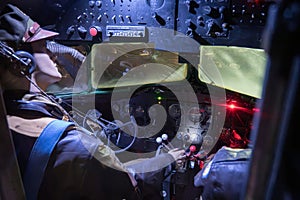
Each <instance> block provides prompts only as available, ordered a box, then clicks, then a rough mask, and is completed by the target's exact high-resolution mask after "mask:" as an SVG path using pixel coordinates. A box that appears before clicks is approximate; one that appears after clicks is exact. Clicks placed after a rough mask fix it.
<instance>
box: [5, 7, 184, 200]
mask: <svg viewBox="0 0 300 200" xmlns="http://www.w3.org/2000/svg"><path fill="white" fill-rule="evenodd" d="M56 35H58V33H56V32H53V31H49V30H45V29H43V28H41V27H40V25H39V24H38V23H37V22H34V21H33V20H32V19H31V18H30V17H29V16H27V15H26V14H24V13H23V12H22V11H21V10H20V9H18V8H17V7H16V6H14V5H11V4H8V5H6V6H5V7H4V9H3V10H2V11H1V13H0V42H1V51H0V53H2V54H0V81H1V82H0V84H1V85H0V86H1V87H2V91H3V96H4V99H5V106H6V111H7V121H8V125H9V129H10V130H11V133H12V137H13V142H14V147H15V150H16V154H17V160H18V164H19V168H20V172H21V175H22V180H23V184H24V188H25V193H26V197H27V199H28V200H31V199H43V200H46V199H51V200H53V199H56V200H58V199H64V200H66V199H72V200H73V199H97V200H99V199H105V200H109V199H111V200H122V199H127V200H129V199H141V198H142V197H141V193H140V190H139V188H138V181H137V180H136V179H135V177H137V176H135V177H134V175H133V174H134V167H131V168H130V166H129V167H127V166H126V167H125V165H124V164H123V163H121V162H120V161H119V159H118V158H117V156H116V155H115V154H114V152H113V151H112V149H110V148H109V147H108V146H106V145H105V144H104V143H103V142H102V141H101V140H100V139H99V138H97V137H96V136H95V135H94V134H91V133H89V132H87V131H86V130H84V129H83V128H82V127H79V126H78V125H77V124H76V123H75V122H72V120H71V119H70V116H69V115H68V113H66V111H65V110H64V109H63V108H62V107H61V106H60V105H59V104H58V103H57V102H56V101H55V96H51V95H47V94H46V93H45V92H43V91H45V90H46V89H47V87H48V86H49V85H51V84H53V83H56V82H58V81H60V80H61V78H62V76H61V74H60V72H59V70H58V69H57V66H56V63H55V59H53V58H55V57H54V56H53V55H52V53H51V52H50V51H49V50H47V48H46V41H47V40H49V39H51V38H52V37H54V36H56ZM21 47H24V48H26V49H27V50H28V52H25V53H24V52H23V53H21V54H17V50H19V49H20V48H21ZM3 49H5V50H7V51H9V52H10V53H11V54H13V55H14V57H11V55H5V53H3V51H2V50H3ZM15 51H16V52H15ZM26 53H28V54H26ZM3 54H4V55H3ZM16 55H17V59H16V57H15V56H16ZM18 56H19V57H18ZM18 59H19V60H18ZM20 59H21V60H23V61H25V62H27V61H29V63H30V64H29V65H27V66H26V65H25V66H26V67H24V66H21V67H20V63H19V61H20ZM27 63H28V62H27ZM29 80H30V81H29ZM57 124H59V126H57ZM62 125H63V126H65V128H64V129H60V128H61V126H62ZM49 127H51V128H49ZM56 129H57V130H58V129H59V130H62V131H61V134H60V135H59V136H58V137H57V140H56V141H55V142H53V144H52V143H51V142H52V139H53V138H54V134H56V132H55V130H56ZM46 130H47V131H46ZM45 138H46V139H45ZM50 141H51V142H50ZM43 142H44V143H43ZM50 143H51V144H50ZM40 144H45V146H49V145H50V146H51V145H52V146H51V148H49V149H51V151H50V152H48V154H49V155H48V157H47V156H46V158H45V155H44V154H43V156H44V157H42V156H40V152H42V153H43V151H46V150H45V149H43V146H42V147H41V145H40ZM49 149H47V151H48V150H49ZM182 154H183V151H181V150H172V151H171V152H170V153H169V154H166V155H163V157H162V158H163V159H162V160H164V161H169V162H170V163H171V162H173V161H175V160H176V159H178V158H179V157H180V158H182V156H183V155H182ZM39 156H40V157H39ZM38 158H43V159H38ZM155 159H156V158H155ZM45 160H46V162H45ZM156 161H158V162H160V161H159V160H158V159H156ZM151 162H152V161H151ZM152 163H153V162H152ZM43 166H44V167H43ZM129 169H131V170H129Z"/></svg>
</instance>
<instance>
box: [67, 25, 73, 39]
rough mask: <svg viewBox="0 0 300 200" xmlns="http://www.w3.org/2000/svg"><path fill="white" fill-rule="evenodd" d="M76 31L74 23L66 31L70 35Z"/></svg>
mask: <svg viewBox="0 0 300 200" xmlns="http://www.w3.org/2000/svg"><path fill="white" fill-rule="evenodd" d="M74 32H75V27H74V26H73V25H72V26H70V27H69V28H68V29H67V31H66V34H67V35H68V37H71V36H72V35H73V34H74Z"/></svg>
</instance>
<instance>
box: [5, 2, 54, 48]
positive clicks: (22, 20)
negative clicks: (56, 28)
mask: <svg viewBox="0 0 300 200" xmlns="http://www.w3.org/2000/svg"><path fill="white" fill-rule="evenodd" d="M58 34H59V33H57V32H53V31H49V30H45V29H43V28H41V27H40V25H39V24H38V23H37V22H34V21H33V20H32V19H31V18H30V17H29V16H27V15H26V14H25V13H23V12H22V11H21V10H20V9H19V8H17V7H16V6H14V5H11V4H7V5H6V6H5V7H4V8H3V10H2V11H1V13H0V40H1V41H7V42H8V41H9V42H13V43H14V44H16V45H18V44H19V43H21V42H34V41H37V40H41V39H46V38H50V37H54V36H56V35H58Z"/></svg>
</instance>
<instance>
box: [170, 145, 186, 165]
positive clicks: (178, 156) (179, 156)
mask: <svg viewBox="0 0 300 200" xmlns="http://www.w3.org/2000/svg"><path fill="white" fill-rule="evenodd" d="M168 153H169V154H171V155H172V156H173V158H174V160H175V161H176V165H177V167H180V166H182V165H183V163H184V159H185V158H186V154H185V151H184V150H183V149H179V148H174V149H171V150H170V151H168Z"/></svg>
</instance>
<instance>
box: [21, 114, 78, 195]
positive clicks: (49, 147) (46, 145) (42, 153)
mask: <svg viewBox="0 0 300 200" xmlns="http://www.w3.org/2000/svg"><path fill="white" fill-rule="evenodd" d="M72 124H73V123H72V122H66V121H62V120H54V121H51V122H50V123H49V124H48V125H47V126H46V127H45V128H44V130H43V131H42V133H41V134H40V136H39V137H38V138H37V140H36V142H35V143H34V145H33V148H32V150H31V153H30V156H29V159H28V163H27V167H26V170H25V174H24V180H23V182H24V189H25V192H26V197H27V200H36V199H37V197H38V192H39V188H40V184H41V182H42V179H43V176H44V172H45V169H46V167H47V164H48V161H49V158H50V155H51V153H52V151H53V149H54V147H55V145H56V144H57V142H58V141H59V139H60V137H61V135H62V134H63V133H64V132H65V130H66V129H67V128H68V127H69V126H70V125H72Z"/></svg>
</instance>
